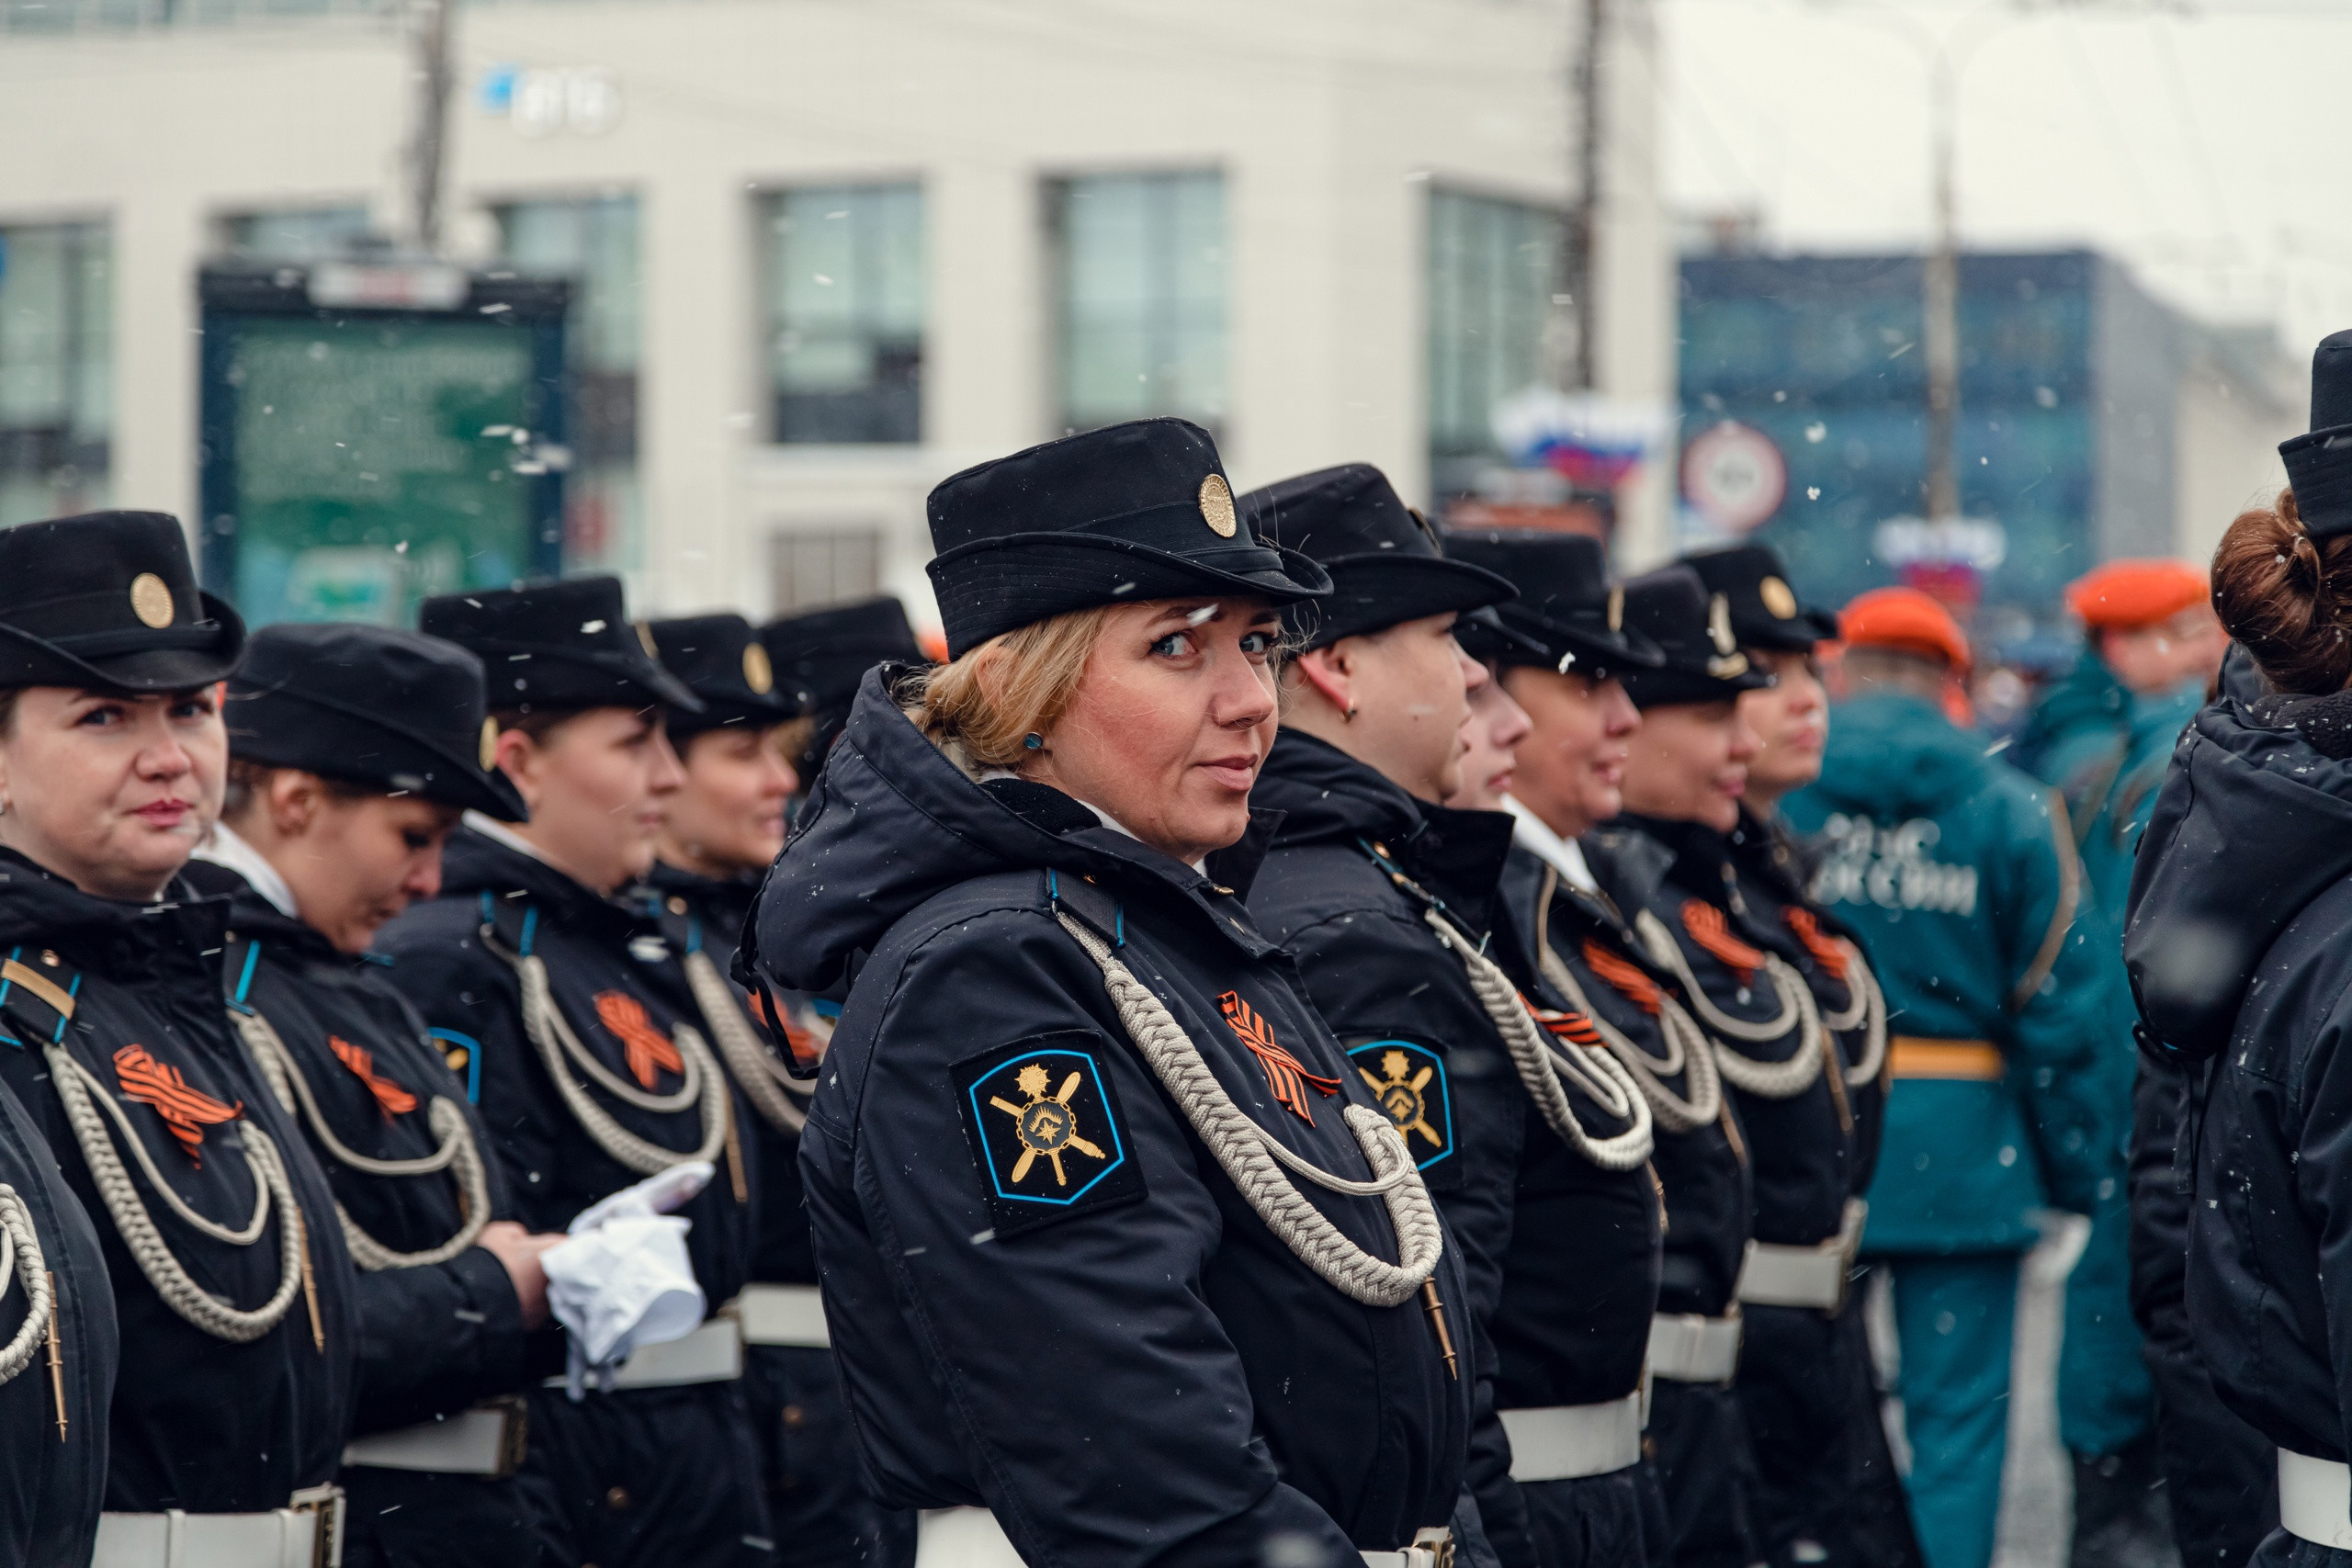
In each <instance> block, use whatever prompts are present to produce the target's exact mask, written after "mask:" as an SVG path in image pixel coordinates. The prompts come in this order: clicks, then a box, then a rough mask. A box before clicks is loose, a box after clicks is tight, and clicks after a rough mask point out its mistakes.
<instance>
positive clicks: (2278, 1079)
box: [2124, 332, 2352, 1568]
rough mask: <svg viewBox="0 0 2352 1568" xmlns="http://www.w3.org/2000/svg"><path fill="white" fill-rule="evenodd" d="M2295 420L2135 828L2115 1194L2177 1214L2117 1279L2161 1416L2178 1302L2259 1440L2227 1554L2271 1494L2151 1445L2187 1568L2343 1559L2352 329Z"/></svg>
mask: <svg viewBox="0 0 2352 1568" xmlns="http://www.w3.org/2000/svg"><path fill="white" fill-rule="evenodd" d="M2311 423H2312V428H2311V430H2310V432H2309V433H2308V434H2302V435H2298V436H2295V437H2292V438H2290V439H2289V440H2288V441H2286V442H2285V443H2283V444H2282V445H2281V446H2280V447H2279V455H2280V457H2283V458H2284V459H2285V461H2286V468H2287V476H2288V479H2289V481H2290V488H2289V489H2287V490H2285V491H2280V492H2279V493H2278V497H2277V499H2276V500H2275V501H2274V502H2271V503H2270V504H2268V505H2258V506H2255V507H2251V508H2249V509H2248V510H2247V511H2245V513H2241V514H2240V515H2239V516H2238V517H2237V519H2236V520H2235V521H2234V522H2233V523H2232V524H2231V525H2230V527H2229V529H2228V531H2227V532H2226V533H2224V534H2223V535H2222V542H2221V545H2220V547H2219V548H2218V549H2216V550H2215V552H2214V556H2213V573H2212V580H2213V605H2214V608H2215V610H2216V611H2217V612H2218V613H2219V615H2220V616H2221V619H2222V624H2223V626H2225V627H2226V628H2227V629H2228V631H2229V634H2230V636H2231V637H2233V638H2234V639H2235V641H2236V644H2237V647H2236V648H2235V649H2233V650H2232V653H2231V655H2230V660H2229V665H2230V667H2229V668H2228V669H2226V670H2225V671H2224V673H2223V675H2222V690H2221V693H2220V694H2219V695H2218V696H2217V698H2216V700H2215V701H2213V702H2211V703H2210V704H2208V705H2206V707H2205V708H2204V709H2203V710H2202V711H2201V712H2200V713H2199V714H2198V716H2197V717H2196V719H2195V721H2194V722H2193V724H2192V725H2191V727H2190V728H2189V730H2188V735H2187V736H2186V737H2185V738H2184V739H2183V740H2182V742H2181V745H2180V748H2179V750H2178V751H2177V753H2176V756H2175V759H2174V765H2173V768H2172V770H2171V773H2170V774H2169V776H2168V777H2167V778H2166V780H2165V784H2164V787H2163V791H2162V794H2161V795H2160V796H2159V798H2158V800H2157V803H2156V807H2155V810H2154V813H2153V814H2152V815H2151V818H2150V819H2149V822H2148V825H2147V829H2146V832H2145V835H2144V838H2143V842H2142V843H2141V846H2140V851H2139V863H2138V866H2137V869H2136V871H2135V874H2134V876H2133V880H2132V890H2131V910H2130V917H2129V922H2128V926H2127V930H2128V931H2129V936H2128V938H2127V940H2126V942H2125V945H2124V960H2125V964H2126V968H2127V971H2128V973H2129V974H2130V976H2131V983H2132V988H2133V992H2134V996H2135V998H2136V1000H2137V1002H2138V1004H2139V1008H2140V1012H2141V1018H2142V1021H2143V1031H2142V1034H2141V1040H2142V1043H2143V1049H2145V1050H2146V1051H2147V1053H2148V1054H2149V1055H2150V1056H2151V1057H2152V1058H2154V1059H2155V1060H2156V1061H2160V1062H2161V1063H2162V1064H2163V1065H2164V1067H2165V1077H2166V1079H2167V1080H2168V1081H2169V1082H2171V1083H2173V1084H2176V1085H2178V1084H2180V1083H2181V1080H2183V1079H2186V1089H2185V1090H2184V1089H2174V1090H2173V1091H2172V1092H2173V1095H2174V1097H2175V1100H2176V1109H2175V1111H2174V1112H2173V1116H2172V1120H2173V1122H2174V1123H2175V1125H2173V1126H2165V1127H2164V1128H2162V1129H2161V1131H2162V1132H2163V1134H2165V1140H2166V1141H2170V1142H2173V1143H2174V1144H2175V1145H2177V1153H2176V1154H2175V1156H2174V1157H2171V1158H2164V1157H2162V1156H2155V1157H2150V1156H2149V1155H2148V1154H2146V1153H2145V1152H2143V1151H2142V1150H2140V1149H2137V1148H2135V1150H2134V1166H2135V1171H2134V1178H2135V1186H2138V1187H2141V1188H2143V1190H2144V1191H2145V1193H2146V1194H2147V1196H2149V1197H2151V1198H2155V1199H2157V1200H2159V1201H2160V1202H2161V1204H2162V1208H2163V1210H2164V1211H2165V1215H2166V1222H2165V1224H2164V1225H2163V1227H2162V1228H2163V1229H2165V1230H2167V1231H2169V1230H2171V1227H2172V1224H2173V1223H2174V1222H2173V1220H2172V1218H2171V1216H2175V1215H2177V1220H2180V1221H2185V1222H2186V1229H2187V1235H2186V1237H2185V1238H2183V1237H2182V1236H2181V1235H2178V1234H2177V1232H2174V1233H2173V1234H2170V1235H2165V1236H2163V1237H2162V1239H2161V1245H2157V1244H2156V1243H2157V1238H2155V1237H2150V1238H2149V1242H2150V1244H2149V1245H2147V1246H2146V1247H2141V1248H2137V1250H2140V1251H2141V1253H2142V1257H2141V1258H2135V1262H2143V1261H2145V1262H2154V1261H2156V1260H2157V1258H2156V1255H2158V1254H2161V1255H2162V1257H2161V1266H2160V1269H2148V1270H2146V1271H2145V1272H2144V1273H2143V1275H2142V1278H2141V1279H2140V1280H2135V1285H2136V1286H2138V1287H2139V1288H2140V1289H2141V1290H2142V1291H2143V1292H2145V1293H2144V1294H2143V1311H2145V1310H2146V1308H2147V1307H2149V1306H2151V1305H2153V1306H2155V1307H2157V1308H2158V1309H2159V1310H2158V1311H2156V1312H2154V1313H2152V1314H2149V1337H2150V1344H2151V1348H2152V1350H2154V1351H2157V1352H2158V1353H2157V1354H2155V1355H2153V1356H2152V1357H2151V1364H2152V1365H2154V1366H2155V1367H2156V1368H2157V1370H2158V1373H2159V1377H2158V1388H2159V1391H2160V1393H2162V1395H2163V1396H2164V1398H2165V1404H2164V1406H2163V1409H2162V1413H2161V1416H2160V1421H2161V1422H2162V1423H2163V1424H2164V1426H2165V1427H2170V1426H2172V1425H2173V1423H2174V1422H2175V1420H2176V1418H2177V1417H2178V1416H2182V1415H2184V1414H2193V1413H2192V1412H2185V1411H2184V1410H2182V1409H2181V1408H2179V1407H2177V1406H2175V1405H2174V1404H2173V1403H2172V1400H2171V1395H2172V1394H2173V1393H2174V1392H2175V1389H2176V1386H2177V1385H2176V1384H2175V1383H2174V1382H2172V1380H2170V1379H2169V1378H2167V1377H2165V1375H2164V1373H2165V1367H2166V1362H2167V1360H2168V1359H2171V1355H2172V1352H2173V1347H2172V1345H2171V1343H2170V1341H2171V1338H2172V1336H2173V1333H2174V1331H2175V1325H2174V1323H2173V1321H2172V1320H2173V1319H2174V1317H2175V1315H2176V1314H2177V1312H2178V1311H2179V1305H2178V1303H2177V1301H2175V1300H2174V1299H2172V1298H2174V1297H2175V1296H2176V1295H2181V1296H2185V1301H2186V1307H2187V1314H2188V1329H2189V1333H2190V1337H2191V1339H2192V1341H2193V1346H2192V1348H2193V1351H2194V1357H2195V1360H2196V1362H2198V1363H2200V1364H2201V1366H2202V1367H2203V1368H2204V1369H2205V1370H2206V1371H2207V1372H2208V1373H2209V1374H2210V1378H2211V1384H2212V1387H2213V1388H2214V1390H2216V1391H2217V1392H2218V1393H2219V1394H2220V1396H2221V1398H2222V1401H2224V1402H2225V1403H2226V1404H2227V1405H2228V1406H2229V1408H2230V1410H2231V1411H2232V1412H2233V1413H2234V1414H2235V1415H2236V1416H2240V1417H2243V1418H2244V1420H2245V1421H2246V1422H2247V1423H2248V1424H2249V1425H2251V1426H2252V1427H2255V1428H2256V1431H2258V1432H2259V1433H2260V1434H2261V1436H2262V1438H2265V1439H2267V1440H2268V1441H2269V1442H2271V1443H2274V1444H2276V1445H2277V1449H2276V1453H2275V1456H2274V1457H2273V1459H2272V1465H2273V1468H2274V1473H2275V1475H2276V1477H2277V1485H2278V1493H2277V1508H2276V1512H2275V1513H2269V1514H2268V1515H2267V1517H2268V1519H2269V1520H2270V1521H2273V1522H2275V1524H2276V1525H2277V1526H2278V1528H2276V1529H2270V1530H2269V1531H2268V1532H2267V1535H2265V1536H2264V1537H2263V1538H2262V1540H2260V1543H2259V1544H2258V1545H2257V1546H2256V1547H2255V1548H2254V1550H2253V1552H2252V1555H2251V1556H2250V1557H2246V1556H2243V1555H2241V1554H2242V1553H2243V1552H2244V1551H2245V1540H2246V1535H2247V1534H2248V1533H2249V1528H2248V1527H2253V1526H2257V1525H2259V1524H2260V1523H2262V1522H2264V1520H2263V1517H2262V1512H2261V1511H2260V1509H2259V1506H2260V1504H2262V1503H2267V1501H2268V1499H2267V1498H2260V1499H2259V1502H2257V1501H2256V1495H2258V1491H2259V1489H2258V1487H2256V1486H2250V1485H2249V1484H2248V1478H2247V1477H2246V1474H2245V1464H2244V1459H2243V1445H2241V1444H2239V1443H2236V1442H2235V1441H2233V1439H2231V1438H2228V1437H2227V1436H2226V1434H2225V1433H2224V1432H2221V1431H2215V1430H2213V1429H2212V1428H2211V1427H2208V1426H2206V1425H2205V1424H2204V1423H2202V1422H2194V1423H2186V1422H2185V1423H2183V1424H2182V1427H2185V1428H2187V1429H2181V1428H2176V1429H2174V1430H2168V1431H2165V1438H2164V1440H2165V1449H2166V1457H2167V1469H2168V1470H2169V1468H2170V1461H2171V1458H2172V1453H2173V1450H2174V1449H2175V1445H2176V1444H2177V1443H2178V1444H2180V1445H2181V1447H2182V1449H2183V1450H2184V1451H2183V1453H2182V1457H2183V1458H2184V1459H2186V1460H2188V1461H2190V1462H2191V1463H2193V1464H2199V1465H2202V1466H2205V1467H2206V1469H2205V1473H2204V1474H2203V1475H2201V1476H2199V1477H2197V1478H2196V1484H2197V1486H2198V1487H2199V1490H2198V1491H2197V1492H2196V1493H2194V1494H2192V1495H2190V1496H2187V1497H2183V1498H2179V1499H2177V1500H2176V1502H2175V1508H2176V1510H2177V1516H2176V1517H2177V1518H2178V1519H2179V1520H2180V1522H2181V1526H2182V1534H2183V1536H2184V1538H2187V1537H2188V1532H2189V1530H2190V1529H2192V1528H2194V1529H2205V1528H2208V1527H2222V1526H2227V1527H2228V1528H2226V1529H2223V1528H2214V1529H2213V1533H2211V1534H2210V1535H2207V1536H2205V1537H2204V1539H2203V1540H2201V1541H2200V1542H2199V1548H2198V1550H2199V1557H2198V1558H2196V1559H2192V1560H2191V1561H2216V1560H2219V1561H2225V1562H2240V1561H2245V1562H2256V1563H2265V1564H2287V1563H2296V1564H2311V1565H2314V1568H2316V1565H2319V1564H2327V1565H2331V1568H2341V1565H2344V1564H2347V1563H2352V1518H2348V1517H2347V1500H2352V1472H2347V1471H2346V1465H2345V1460H2346V1458H2347V1457H2352V1455H2347V1452H2346V1424H2347V1417H2352V1382H2347V1371H2352V1355H2347V1353H2346V1346H2345V1325H2346V1322H2347V1319H2352V1299H2347V1295H2346V1283H2345V1281H2346V1277H2347V1271H2348V1270H2352V1265H2347V1263H2346V1258H2345V1251H2346V1237H2347V1235H2352V1226H2348V1225H2347V1224H2346V1214H2345V1213H2344V1211H2345V1207H2346V1204H2345V1186H2344V1177H2345V1174H2346V1147H2345V1135H2344V1130H2345V1127H2346V1124H2347V1120H2352V1116H2348V1115H2347V1096H2346V1076H2345V1074H2344V1072H2342V1071H2340V1070H2339V1068H2340V1067H2341V1066H2343V1062H2342V1059H2341V1057H2340V1055H2339V1047H2340V1043H2341V1042H2342V1040H2343V1037H2344V1032H2345V1024H2346V1010H2347V998H2352V970H2348V969H2347V966H2346V955H2347V953H2352V948H2347V946H2346V942H2345V940H2344V935H2345V931H2346V924H2347V921H2352V856H2347V849H2352V769H2347V768H2346V761H2352V696H2347V695H2346V691H2347V688H2352V633H2347V626H2352V544H2347V543H2346V539H2347V537H2352V332H2345V333H2335V334H2334V335H2333V336H2331V337H2328V338H2326V339H2325V340H2324V341H2323V342H2322V343H2321V344H2320V345H2319V348H2318V351H2317V353H2316V354H2315V355H2314V356H2313V360H2312V412H2311ZM2250 675H2253V676H2258V680H2248V679H2247V677H2248V676H2250ZM2180 1100H2186V1103H2187V1106H2188V1108H2189V1110H2188V1115H2187V1117H2186V1118H2185V1120H2186V1122H2187V1124H2186V1126H2185V1127H2177V1123H2178V1122H2179V1121H2180V1120H2181V1119H2182V1118H2181V1117H2180V1112H2179V1111H2178V1109H2177V1105H2178V1101H2180ZM2143 1109H2144V1108H2143ZM2176 1127H2177V1131H2178V1134H2179V1135H2178V1137H2177V1138H2174V1137H2173V1134H2174V1132H2175V1131H2176ZM2144 1130H2146V1123H2145V1122H2144V1120H2143V1131H2144ZM2143 1162H2144V1168H2143ZM2184 1186H2185V1187H2188V1189H2189V1191H2188V1194H2186V1195H2185V1196H2184V1195H2182V1194H2181V1193H2180V1192H2179V1189H2180V1188H2182V1187H2184ZM2136 1206H2138V1201H2137V1195H2135V1207H2136ZM2140 1220H2141V1216H2139V1215H2135V1229H2145V1230H2149V1231H2154V1230H2157V1229H2158V1228H2159V1227H2158V1226H2156V1225H2147V1226H2144V1227H2143V1226H2142V1225H2141V1224H2139V1222H2140ZM2140 1239H2141V1238H2139V1237H2135V1242H2137V1241H2139V1240H2140ZM2184 1239H2185V1257H2184V1256H2182V1253H2183V1250H2184ZM2183 1271H2185V1275H2186V1278H2185V1280H2180V1281H2178V1282H2175V1280H2173V1279H2172V1278H2170V1276H2175V1275H2177V1274H2178V1273H2180V1272H2183ZM2150 1275H2154V1276H2156V1278H2157V1280H2158V1281H2160V1283H2161V1292H2149V1291H2148V1289H2147V1287H2148V1283H2149V1278H2148V1277H2149V1276H2150ZM2150 1297H2153V1298H2154V1299H2153V1300H2151V1299H2149V1298H2150ZM2249 1494H2256V1495H2249ZM2250 1505H2253V1506H2250ZM2232 1515H2234V1516H2235V1519H2234V1520H2232V1519H2231V1517H2230V1516H2232ZM2208 1552H2210V1553H2211V1556H2210V1557H2209V1556H2206V1555H2205V1554H2206V1553H2208Z"/></svg>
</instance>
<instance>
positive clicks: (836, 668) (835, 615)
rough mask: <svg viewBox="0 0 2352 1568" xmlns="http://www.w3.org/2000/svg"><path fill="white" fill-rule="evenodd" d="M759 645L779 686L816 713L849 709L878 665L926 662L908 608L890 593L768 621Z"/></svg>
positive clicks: (761, 629) (763, 627)
mask: <svg viewBox="0 0 2352 1568" xmlns="http://www.w3.org/2000/svg"><path fill="white" fill-rule="evenodd" d="M760 641H761V643H762V644H763V646H765V647H766V649H767V650H768V662H769V663H770V664H772V665H774V666H775V681H776V685H777V687H778V688H779V689H781V690H785V691H790V692H797V693H798V694H799V695H800V701H801V702H803V703H805V704H806V705H808V706H809V708H810V709H811V710H812V711H815V712H818V713H822V712H824V711H826V710H827V709H830V708H836V707H845V706H847V705H848V704H849V701H850V699H851V698H853V697H854V696H856V695H857V683H858V682H860V681H862V680H864V679H865V672H866V671H868V670H871V669H873V668H874V667H875V666H876V665H877V664H920V663H922V658H923V652H922V644H921V643H919V642H917V641H916V640H915V628H914V627H913V626H911V625H910V624H909V622H908V620H907V607H906V606H905V605H904V604H899V601H898V600H897V599H895V598H892V597H891V596H890V595H888V594H884V595H883V596H882V597H880V598H878V599H860V600H857V601H855V602H854V603H852V604H828V605H826V606H825V607H824V608H823V609H821V610H807V611H803V612H802V613H801V614H799V615H786V616H785V617H784V618H783V619H781V620H775V621H770V622H769V623H768V624H767V625H766V626H762V627H761V628H760Z"/></svg>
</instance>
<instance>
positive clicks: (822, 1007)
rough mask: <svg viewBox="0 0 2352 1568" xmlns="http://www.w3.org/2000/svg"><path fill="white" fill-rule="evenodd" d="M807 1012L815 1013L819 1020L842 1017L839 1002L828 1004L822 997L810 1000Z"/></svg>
mask: <svg viewBox="0 0 2352 1568" xmlns="http://www.w3.org/2000/svg"><path fill="white" fill-rule="evenodd" d="M809 1011H810V1012H813V1013H815V1014H816V1015H817V1016H818V1017H819V1018H839V1017H841V1015H842V1004H841V1003H839V1002H829V1001H827V1000H825V999H824V998H822V997H816V998H810V1000H809Z"/></svg>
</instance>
